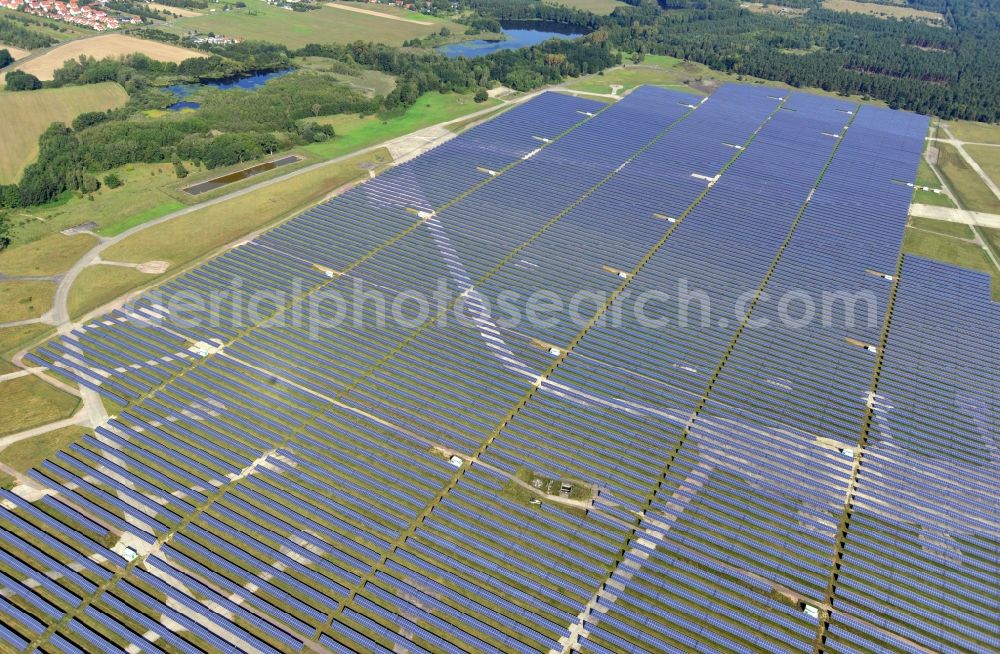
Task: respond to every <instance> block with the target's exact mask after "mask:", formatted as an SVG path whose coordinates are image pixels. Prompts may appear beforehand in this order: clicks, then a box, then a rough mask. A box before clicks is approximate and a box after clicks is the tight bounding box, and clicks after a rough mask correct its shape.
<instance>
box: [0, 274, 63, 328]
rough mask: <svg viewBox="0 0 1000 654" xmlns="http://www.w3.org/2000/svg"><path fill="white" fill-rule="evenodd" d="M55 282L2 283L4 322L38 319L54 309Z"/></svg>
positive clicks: (0, 298) (0, 302)
mask: <svg viewBox="0 0 1000 654" xmlns="http://www.w3.org/2000/svg"><path fill="white" fill-rule="evenodd" d="M55 293H56V285H55V282H46V281H0V307H2V308H3V321H4V322H14V321H17V320H28V319H29V318H38V317H40V316H41V315H42V314H43V313H45V312H46V311H48V310H49V309H51V308H52V298H53V297H55Z"/></svg>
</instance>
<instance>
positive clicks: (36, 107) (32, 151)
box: [0, 62, 128, 184]
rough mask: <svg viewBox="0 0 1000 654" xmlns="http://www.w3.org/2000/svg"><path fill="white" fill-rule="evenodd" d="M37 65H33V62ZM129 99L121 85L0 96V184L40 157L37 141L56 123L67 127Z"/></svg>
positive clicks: (11, 180) (7, 182) (69, 88)
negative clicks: (76, 120)
mask: <svg viewBox="0 0 1000 654" xmlns="http://www.w3.org/2000/svg"><path fill="white" fill-rule="evenodd" d="M32 63H34V62H32ZM127 100H128V95H127V94H126V93H125V89H123V88H122V87H121V86H119V85H118V84H115V83H114V82H105V83H103V84H88V85H86V86H66V87H63V88H59V89H41V90H38V91H22V92H19V93H9V92H0V116H3V120H0V143H2V144H3V148H2V149H0V184H10V183H13V182H16V181H17V180H18V179H19V178H20V177H21V171H23V170H24V167H25V166H27V165H28V164H30V163H31V162H32V161H34V160H35V157H36V156H37V155H38V137H39V136H40V135H41V134H42V132H44V131H45V130H46V129H48V127H49V125H51V124H52V123H53V122H55V121H62V122H65V123H68V122H70V121H72V120H73V119H74V118H76V117H77V116H78V115H80V114H81V113H83V112H85V111H103V110H105V109H111V108H113V107H119V106H121V105H123V104H125V102H126V101H127Z"/></svg>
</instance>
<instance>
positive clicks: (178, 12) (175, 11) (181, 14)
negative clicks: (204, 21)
mask: <svg viewBox="0 0 1000 654" xmlns="http://www.w3.org/2000/svg"><path fill="white" fill-rule="evenodd" d="M149 8H150V9H152V10H154V11H158V12H160V13H162V14H168V15H173V16H176V17H178V18H191V17H192V16H201V12H200V11H195V10H193V9H184V8H183V7H171V6H170V5H161V4H159V3H158V2H150V3H149Z"/></svg>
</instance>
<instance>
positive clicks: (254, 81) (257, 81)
mask: <svg viewBox="0 0 1000 654" xmlns="http://www.w3.org/2000/svg"><path fill="white" fill-rule="evenodd" d="M293 70H295V69H294V68H287V69H285V70H272V71H268V72H266V73H255V74H253V75H247V76H246V77H234V78H231V79H222V80H208V81H204V82H198V83H196V84H174V85H173V86H165V87H163V90H164V91H169V92H171V93H173V94H174V95H175V96H177V97H178V98H181V100H180V101H179V102H175V103H174V104H172V105H170V106H169V107H167V109H169V110H170V111H180V110H181V109H197V108H198V107H200V106H201V105H200V104H199V103H197V102H191V101H190V100H183V98H186V97H188V96H190V95H192V94H193V93H195V92H197V91H198V90H200V89H204V88H213V89H219V90H220V91H228V90H230V89H255V88H257V87H260V86H264V85H265V84H267V83H268V82H270V81H271V80H273V79H275V78H278V77H281V76H282V75H287V74H288V73H290V72H292V71H293Z"/></svg>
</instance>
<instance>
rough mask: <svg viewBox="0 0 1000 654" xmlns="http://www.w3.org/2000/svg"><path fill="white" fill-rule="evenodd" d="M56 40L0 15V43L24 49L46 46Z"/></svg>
mask: <svg viewBox="0 0 1000 654" xmlns="http://www.w3.org/2000/svg"><path fill="white" fill-rule="evenodd" d="M55 42H56V40H55V39H54V38H52V37H51V36H46V35H45V34H40V33H38V32H35V31H32V30H30V29H28V28H26V27H24V26H22V25H18V23H17V22H16V21H15V20H13V19H12V18H8V17H7V16H0V43H6V44H7V45H12V46H14V47H18V48H24V49H25V50H34V49H35V48H46V47H48V46H50V45H52V44H53V43H55Z"/></svg>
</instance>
